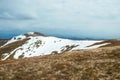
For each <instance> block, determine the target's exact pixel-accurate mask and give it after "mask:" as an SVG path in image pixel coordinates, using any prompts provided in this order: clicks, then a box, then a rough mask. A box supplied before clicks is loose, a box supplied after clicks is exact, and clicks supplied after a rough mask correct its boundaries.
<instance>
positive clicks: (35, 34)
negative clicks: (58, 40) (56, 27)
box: [24, 32, 47, 37]
mask: <svg viewBox="0 0 120 80" xmlns="http://www.w3.org/2000/svg"><path fill="white" fill-rule="evenodd" d="M24 35H25V36H26V37H29V36H32V37H35V36H47V35H45V34H42V33H39V32H28V33H26V34H24Z"/></svg>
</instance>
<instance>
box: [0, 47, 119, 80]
mask: <svg viewBox="0 0 120 80" xmlns="http://www.w3.org/2000/svg"><path fill="white" fill-rule="evenodd" d="M0 80H120V46H116V47H104V48H99V49H91V50H79V51H71V52H64V53H60V54H52V55H46V56H40V57H33V58H28V59H19V60H8V61H5V62H1V63H0Z"/></svg>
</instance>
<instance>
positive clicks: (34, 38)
mask: <svg viewBox="0 0 120 80" xmlns="http://www.w3.org/2000/svg"><path fill="white" fill-rule="evenodd" d="M20 41H21V42H22V43H21V44H22V45H21V44H20V45H19V46H17V47H16V48H14V49H13V48H11V50H10V52H4V53H1V54H3V55H2V56H3V57H1V60H7V59H19V58H26V57H33V56H40V55H48V54H53V53H61V52H65V51H72V50H80V49H94V48H99V47H101V46H104V45H107V44H109V43H102V44H98V45H93V44H95V43H98V42H99V43H100V42H102V40H101V41H95V40H70V39H62V38H57V37H52V36H46V35H44V34H41V33H37V32H29V33H27V34H25V35H19V36H16V37H14V38H12V39H11V40H9V41H8V42H7V43H6V44H5V45H3V46H2V47H1V48H4V47H5V46H7V45H12V44H16V43H17V44H18V43H20ZM23 41H24V42H23ZM17 44H16V45H17ZM90 45H93V46H90Z"/></svg>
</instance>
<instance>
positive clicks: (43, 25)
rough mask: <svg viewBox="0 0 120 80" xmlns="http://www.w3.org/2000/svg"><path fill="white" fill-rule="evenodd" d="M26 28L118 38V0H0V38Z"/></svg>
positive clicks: (119, 15) (85, 36)
mask: <svg viewBox="0 0 120 80" xmlns="http://www.w3.org/2000/svg"><path fill="white" fill-rule="evenodd" d="M28 31H38V32H43V33H46V34H50V35H58V36H59V35H62V36H67V37H68V36H72V37H73V36H74V37H78V38H120V0H0V37H4V35H7V34H9V35H7V36H11V35H14V34H18V33H25V32H28Z"/></svg>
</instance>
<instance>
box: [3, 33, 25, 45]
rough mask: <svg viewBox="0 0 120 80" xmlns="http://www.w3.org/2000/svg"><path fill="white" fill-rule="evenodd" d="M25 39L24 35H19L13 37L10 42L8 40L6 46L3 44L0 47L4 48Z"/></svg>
mask: <svg viewBox="0 0 120 80" xmlns="http://www.w3.org/2000/svg"><path fill="white" fill-rule="evenodd" d="M25 38H26V36H25V35H19V36H16V37H13V38H12V39H11V40H9V41H8V42H7V43H6V44H4V45H3V46H1V47H4V46H6V45H8V44H11V43H13V42H16V41H19V40H23V39H25Z"/></svg>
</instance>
